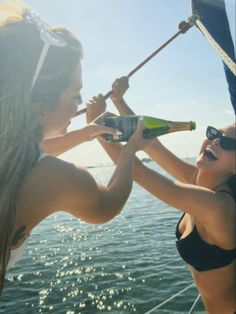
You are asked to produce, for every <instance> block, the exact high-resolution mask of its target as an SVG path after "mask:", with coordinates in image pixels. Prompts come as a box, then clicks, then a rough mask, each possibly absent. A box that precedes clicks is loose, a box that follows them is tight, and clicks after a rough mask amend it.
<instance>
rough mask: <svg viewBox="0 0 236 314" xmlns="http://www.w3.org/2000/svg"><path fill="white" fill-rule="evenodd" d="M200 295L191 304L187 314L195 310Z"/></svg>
mask: <svg viewBox="0 0 236 314" xmlns="http://www.w3.org/2000/svg"><path fill="white" fill-rule="evenodd" d="M200 298H201V295H200V294H199V295H198V296H197V298H196V300H195V301H194V302H193V305H192V306H191V309H190V310H189V312H188V314H192V313H193V310H194V309H195V306H196V305H197V303H198V301H199V300H200Z"/></svg>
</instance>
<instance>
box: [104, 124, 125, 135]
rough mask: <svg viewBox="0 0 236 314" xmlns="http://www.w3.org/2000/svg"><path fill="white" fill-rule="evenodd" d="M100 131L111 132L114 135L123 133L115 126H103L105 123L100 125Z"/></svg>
mask: <svg viewBox="0 0 236 314" xmlns="http://www.w3.org/2000/svg"><path fill="white" fill-rule="evenodd" d="M98 131H99V134H104V133H106V134H111V135H113V136H117V135H121V132H120V131H118V130H116V129H113V128H109V127H106V126H103V125H99V126H98Z"/></svg>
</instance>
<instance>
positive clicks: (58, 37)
mask: <svg viewBox="0 0 236 314" xmlns="http://www.w3.org/2000/svg"><path fill="white" fill-rule="evenodd" d="M81 57H82V48H81V44H80V42H79V41H78V40H77V39H76V38H75V37H74V36H73V35H72V34H71V33H70V32H69V31H67V30H66V29H64V28H49V27H48V26H47V25H46V24H45V23H44V22H43V21H42V20H41V19H40V18H39V17H38V16H37V15H36V14H35V13H34V12H32V10H31V9H30V8H29V7H28V6H27V5H25V4H24V3H23V2H21V1H20V0H9V1H5V2H4V3H0V156H1V159H0V290H2V289H3V285H4V277H5V273H6V271H7V270H8V269H10V268H11V267H13V266H14V264H15V263H16V262H17V261H18V260H19V259H20V257H21V256H22V254H23V250H24V247H25V245H26V242H27V239H28V237H29V235H30V233H31V231H32V229H33V228H35V227H36V226H37V225H38V224H39V223H40V222H41V221H42V220H43V219H45V218H46V217H47V216H49V215H50V214H52V213H54V212H56V211H60V210H64V211H66V212H68V213H71V214H72V215H74V216H76V217H78V218H80V219H81V220H84V221H86V222H89V223H94V224H98V223H105V222H107V221H109V220H110V219H112V218H113V217H114V216H116V215H117V214H118V213H119V212H120V211H121V209H122V207H123V206H124V204H125V202H126V200H127V198H128V196H129V194H130V191H131V187H132V171H133V162H134V157H135V153H136V151H138V150H140V149H142V145H143V144H144V142H143V143H142V140H140V139H141V132H142V126H141V125H140V128H139V130H138V131H137V132H136V133H135V134H134V136H133V137H132V138H131V139H130V141H129V142H128V143H127V145H125V146H124V147H123V149H122V152H121V154H120V158H119V161H118V163H117V167H116V169H115V171H114V174H113V176H112V178H111V179H110V182H109V183H108V184H107V186H102V185H100V184H98V183H97V182H96V181H95V180H94V178H93V177H92V176H91V175H90V173H89V172H88V171H87V170H86V169H83V168H79V167H75V166H74V165H72V164H70V163H67V162H64V161H62V160H60V159H57V158H55V157H52V156H49V155H47V154H45V153H44V152H43V151H42V146H43V145H42V143H43V142H44V141H45V140H46V139H51V138H54V137H58V136H62V137H63V136H64V135H65V134H66V132H67V127H68V125H69V124H70V120H71V118H73V117H74V116H75V114H76V112H77V107H78V105H79V104H80V103H81V96H80V90H81V88H82V78H81V63H80V60H81ZM100 119H101V118H100ZM104 132H105V133H110V134H116V131H115V130H113V129H109V128H106V127H104V126H102V125H100V124H97V123H96V121H92V122H91V123H90V124H89V125H88V126H86V127H85V128H83V129H81V130H78V131H77V133H76V140H75V139H74V140H73V141H74V142H73V143H74V144H75V142H76V144H79V143H80V142H83V141H86V140H91V139H93V138H95V137H97V136H98V135H100V134H102V133H104ZM69 138H70V140H71V139H72V138H73V134H72V135H70V136H69ZM62 146H63V145H62ZM66 146H67V145H66V144H65V145H64V146H63V149H62V150H66ZM59 150H60V149H59ZM55 155H56V153H55Z"/></svg>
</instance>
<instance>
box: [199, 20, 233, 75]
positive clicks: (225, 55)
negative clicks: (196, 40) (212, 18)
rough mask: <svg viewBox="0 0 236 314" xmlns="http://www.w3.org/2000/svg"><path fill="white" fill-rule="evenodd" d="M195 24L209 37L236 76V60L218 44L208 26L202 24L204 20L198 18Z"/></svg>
mask: <svg viewBox="0 0 236 314" xmlns="http://www.w3.org/2000/svg"><path fill="white" fill-rule="evenodd" d="M195 24H196V25H197V27H198V28H199V29H200V31H201V32H202V33H203V34H204V36H205V37H206V38H207V40H208V41H209V43H210V44H211V45H212V47H213V48H214V49H215V50H216V52H217V53H218V55H219V56H220V58H221V59H222V61H223V62H224V63H225V64H226V65H227V67H228V68H229V69H230V71H231V72H232V73H233V74H234V75H235V76H236V64H235V62H234V61H233V60H232V59H231V58H230V57H229V56H228V55H227V53H226V52H225V51H224V50H223V49H222V48H221V47H220V46H219V45H218V43H217V42H216V41H215V40H214V38H213V37H212V36H211V35H210V33H209V32H208V30H207V29H206V27H205V26H204V25H203V24H202V22H201V21H200V20H199V18H197V19H196V20H195Z"/></svg>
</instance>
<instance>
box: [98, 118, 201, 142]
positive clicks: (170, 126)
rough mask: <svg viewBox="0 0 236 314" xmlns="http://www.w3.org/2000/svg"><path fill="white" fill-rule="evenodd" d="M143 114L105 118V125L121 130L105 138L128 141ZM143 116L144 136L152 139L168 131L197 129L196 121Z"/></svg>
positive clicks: (104, 136)
mask: <svg viewBox="0 0 236 314" xmlns="http://www.w3.org/2000/svg"><path fill="white" fill-rule="evenodd" d="M140 117H141V116H134V115H131V116H122V117H117V116H109V117H106V118H105V120H104V125H105V126H107V127H110V128H113V129H116V130H118V131H120V132H121V134H120V135H117V136H113V135H111V134H104V135H103V138H104V139H105V140H107V141H109V142H124V141H127V140H128V139H129V138H130V137H131V135H132V134H133V133H134V132H135V130H136V127H137V122H138V119H139V118H140ZM142 117H143V124H144V130H143V138H145V139H151V138H155V137H157V136H160V135H164V134H167V133H172V132H178V131H192V130H195V129H196V123H195V122H193V121H190V122H176V121H168V120H164V119H159V118H154V117H148V116H142Z"/></svg>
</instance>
